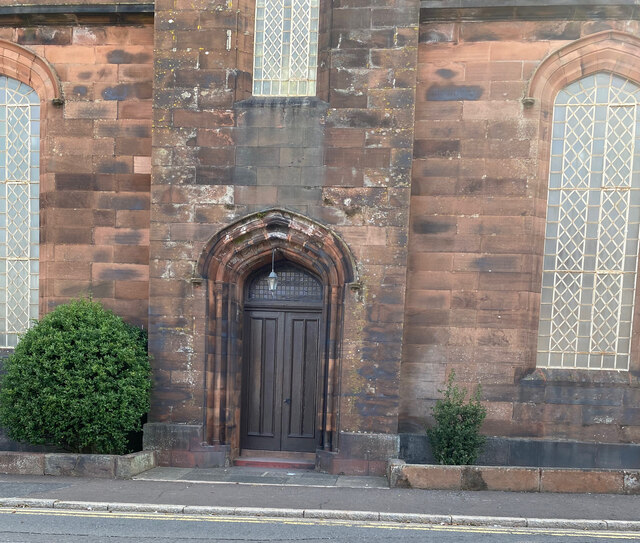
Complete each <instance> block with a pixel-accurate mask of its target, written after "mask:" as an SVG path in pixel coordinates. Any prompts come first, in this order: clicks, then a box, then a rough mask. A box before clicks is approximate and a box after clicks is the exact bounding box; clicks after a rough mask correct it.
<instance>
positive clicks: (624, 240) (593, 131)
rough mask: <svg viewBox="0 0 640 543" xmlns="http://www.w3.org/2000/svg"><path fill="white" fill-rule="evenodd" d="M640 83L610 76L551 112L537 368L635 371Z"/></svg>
mask: <svg viewBox="0 0 640 543" xmlns="http://www.w3.org/2000/svg"><path fill="white" fill-rule="evenodd" d="M639 101H640V87H638V85H636V84H635V83H632V82H631V81H628V80H626V79H624V78H622V77H619V76H617V75H614V74H610V73H598V74H594V75H590V76H588V77H585V78H584V79H581V80H579V81H576V82H575V83H572V84H571V85H569V86H567V87H566V88H565V89H563V90H562V91H560V93H559V94H558V96H557V98H556V101H555V106H554V111H553V132H552V140H551V162H550V173H549V194H548V204H547V222H546V239H545V246H544V264H543V275H542V295H541V306H540V326H539V334H538V359H537V364H538V366H540V367H553V368H585V369H605V370H606V369H615V370H628V369H629V354H630V342H631V333H632V320H633V306H634V299H635V284H636V270H637V268H638V261H637V255H638V231H639V226H640V155H639V149H640V146H639V145H638V138H639V133H638V126H639V125H638V123H639V122H640V118H639V116H638V102H639Z"/></svg>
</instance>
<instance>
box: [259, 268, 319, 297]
mask: <svg viewBox="0 0 640 543" xmlns="http://www.w3.org/2000/svg"><path fill="white" fill-rule="evenodd" d="M270 270H271V268H269V269H266V268H265V269H264V270H262V271H261V272H260V273H258V274H257V275H255V276H254V277H253V278H252V279H251V281H250V283H249V288H248V289H247V302H249V303H251V302H269V301H275V300H278V301H296V302H308V303H313V304H315V303H321V302H322V283H320V281H318V279H316V278H315V277H314V276H313V275H311V274H310V273H308V272H306V271H304V270H302V269H300V268H298V267H296V266H293V265H291V264H288V263H284V264H279V265H278V266H277V267H276V272H277V274H278V283H277V288H276V290H275V291H272V290H270V289H269V285H268V279H267V278H268V274H269V271H270Z"/></svg>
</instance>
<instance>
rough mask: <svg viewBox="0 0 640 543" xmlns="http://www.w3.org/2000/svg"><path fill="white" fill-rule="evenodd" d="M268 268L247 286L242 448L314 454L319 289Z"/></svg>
mask: <svg viewBox="0 0 640 543" xmlns="http://www.w3.org/2000/svg"><path fill="white" fill-rule="evenodd" d="M270 271H271V267H270V266H266V267H264V268H262V269H260V270H258V271H257V272H256V273H254V274H252V276H251V277H250V278H249V280H248V281H247V286H246V287H245V299H244V324H243V336H244V342H243V343H244V352H243V364H242V365H243V372H242V373H243V383H242V415H241V420H242V425H241V437H240V446H241V448H242V449H260V450H272V451H300V452H313V451H315V450H316V449H317V448H318V447H319V446H320V444H321V440H320V437H321V434H320V432H319V431H318V430H319V428H320V427H321V423H322V421H321V416H322V409H320V407H321V406H322V404H323V403H324V402H323V400H324V398H323V397H322V393H323V390H322V388H323V387H322V386H321V384H322V382H323V373H324V372H323V369H324V368H323V367H322V364H321V360H322V359H323V356H322V354H323V353H322V351H323V341H322V339H323V326H322V323H323V321H324V319H323V295H322V293H323V288H322V283H321V282H320V280H319V279H318V278H316V277H314V276H313V275H312V274H311V273H309V272H308V271H307V270H305V269H303V268H301V267H299V266H295V265H294V264H292V263H290V262H287V261H284V260H282V261H279V262H278V263H277V265H276V266H275V271H276V274H277V276H278V284H277V288H276V289H275V290H274V291H271V290H269V288H268V283H267V276H268V275H269V272H270Z"/></svg>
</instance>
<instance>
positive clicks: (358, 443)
mask: <svg viewBox="0 0 640 543" xmlns="http://www.w3.org/2000/svg"><path fill="white" fill-rule="evenodd" d="M455 4H456V6H455V7H453V8H452V7H449V6H448V5H447V3H446V2H441V1H439V0H423V1H422V2H418V1H417V0H385V1H384V2H380V1H378V0H357V1H356V0H339V1H337V2H333V3H331V2H329V1H328V0H321V1H320V19H319V30H318V61H317V65H318V71H317V92H316V94H315V95H314V96H303V97H254V96H252V94H251V91H252V88H253V87H252V77H253V51H254V24H255V21H254V19H255V3H254V2H252V1H250V0H237V1H236V2H231V1H229V2H227V1H225V2H221V1H216V0H156V2H155V4H154V3H153V2H152V1H151V0H139V1H138V2H135V3H131V2H126V3H121V2H119V1H118V0H110V1H106V2H105V1H103V0H100V1H98V0H84V1H83V2H79V1H77V2H76V1H71V2H60V1H58V0H38V1H35V0H11V1H10V2H9V3H8V5H4V6H2V7H0V74H1V75H6V76H8V77H12V78H16V79H18V80H20V81H24V82H27V83H28V84H30V85H31V86H32V87H33V88H34V89H35V90H36V91H37V92H38V94H39V96H40V97H41V99H42V109H41V138H42V143H41V149H42V160H41V186H42V190H41V194H40V206H41V215H42V219H41V236H42V238H41V250H40V273H41V284H40V293H41V304H40V305H41V313H44V312H46V311H47V310H48V309H50V308H51V307H53V306H55V305H56V304H58V303H60V302H62V301H64V300H67V299H69V298H72V297H74V296H79V295H86V294H90V295H92V296H93V297H94V299H98V300H100V301H102V302H103V303H105V305H107V306H108V307H110V308H112V309H113V310H114V311H116V312H117V313H119V314H121V315H122V316H123V317H125V318H126V319H127V320H128V321H130V322H133V323H135V324H138V325H143V326H145V327H148V331H149V349H150V351H151V353H152V354H153V357H154V361H153V380H154V388H153V393H152V405H151V410H150V413H149V423H148V424H147V426H146V430H145V446H146V447H148V448H150V449H155V450H157V452H158V460H159V462H160V463H161V464H171V465H176V466H193V465H199V466H213V465H221V464H224V463H225V462H229V461H230V460H231V461H232V460H233V458H235V457H236V456H237V455H238V454H239V452H240V450H241V449H242V447H243V445H242V435H241V434H242V432H241V427H242V424H241V422H242V420H243V419H242V417H243V405H244V404H243V402H244V401H245V400H244V398H245V397H246V395H247V394H250V393H251V391H248V390H246V386H245V385H243V383H244V382H245V381H244V379H245V377H244V376H246V372H247V371H249V368H250V365H251V364H252V361H251V360H249V359H247V355H246V353H247V345H248V344H249V343H248V342H250V341H251V338H249V337H247V334H245V333H244V331H245V323H244V318H245V316H244V315H245V313H244V306H245V292H244V285H245V283H246V281H247V279H248V278H249V277H250V276H251V274H252V273H254V272H255V271H256V270H258V269H261V268H262V267H263V266H268V265H269V263H270V262H271V258H272V254H273V253H272V251H273V249H276V250H277V255H278V256H277V258H278V260H279V261H284V260H286V261H287V262H289V263H291V264H292V265H296V266H300V267H302V268H304V269H306V270H307V271H309V272H310V273H312V274H314V275H315V276H316V277H317V278H318V279H319V280H321V282H322V283H323V285H324V292H323V296H324V301H323V303H324V310H323V311H324V312H323V323H324V329H323V334H322V338H321V339H320V340H319V343H318V345H317V346H316V347H317V349H318V352H319V353H320V354H319V356H320V360H321V363H320V365H319V368H320V369H319V370H318V374H317V375H316V376H315V377H314V379H315V380H313V383H314V384H313V385H311V384H310V385H309V386H308V387H306V385H305V391H304V393H305V394H310V397H312V398H313V400H312V401H310V403H309V404H308V405H307V404H305V409H309V410H311V411H312V412H313V416H312V417H311V418H312V419H313V420H314V421H315V426H314V430H313V431H314V432H318V433H319V434H318V436H319V437H318V443H319V446H318V452H317V460H316V462H317V465H318V466H319V467H320V468H321V469H325V470H329V471H333V472H345V473H382V472H383V471H384V469H385V465H386V461H387V459H388V458H392V457H397V456H398V455H399V454H400V452H402V454H403V455H404V456H405V457H406V458H408V459H420V460H421V461H426V460H428V459H429V456H428V449H426V448H425V446H424V441H423V440H422V439H420V438H418V437H411V436H409V434H417V433H421V432H422V431H423V428H424V424H425V423H427V422H428V421H429V414H430V407H431V406H432V405H433V403H434V402H435V400H436V399H437V398H438V394H439V393H438V389H439V388H442V384H443V382H444V381H445V376H446V374H447V372H448V371H450V370H452V369H453V370H455V372H456V376H457V377H458V379H459V381H460V382H461V383H462V384H463V385H464V386H468V387H471V386H474V385H475V384H477V383H480V384H482V387H483V395H484V399H485V401H486V405H487V408H488V416H487V420H486V423H485V426H484V429H483V430H484V432H486V433H487V434H488V435H490V436H496V439H508V440H510V441H508V450H509V454H508V455H504V462H505V463H511V464H519V463H522V462H525V461H526V462H530V461H531V462H533V461H534V460H535V459H536V458H537V459H538V461H540V462H545V463H547V464H548V463H553V460H552V459H553V458H556V463H557V465H559V466H569V467H571V466H574V465H575V466H576V467H580V466H578V464H584V466H585V467H587V466H591V465H597V466H599V467H607V465H605V464H607V462H608V464H610V465H611V467H628V466H627V465H626V462H627V460H628V458H629V454H628V452H625V448H624V444H625V443H633V442H637V441H638V439H640V411H639V408H638V405H639V404H640V388H639V386H638V381H637V376H638V368H639V367H640V366H639V364H640V362H639V358H638V351H639V349H640V345H639V344H638V339H637V338H638V337H640V335H638V334H635V336H634V337H633V338H632V346H631V364H630V368H631V369H630V370H629V371H628V372H609V371H589V370H577V369H562V370H549V369H541V368H539V369H536V350H537V341H538V320H539V312H540V293H541V280H542V259H543V250H544V237H545V213H546V200H547V184H548V168H549V157H550V148H549V147H550V141H551V140H550V133H551V131H552V128H553V127H552V112H553V101H554V98H555V95H556V94H557V93H558V91H559V90H561V89H562V88H563V87H565V86H566V85H568V84H569V83H571V82H573V81H576V80H578V79H580V78H581V77H584V76H586V75H589V74H592V73H597V72H598V71H606V72H613V73H616V74H618V75H620V76H622V77H624V78H628V79H630V80H633V81H640V62H639V61H638V58H640V56H639V54H640V40H638V38H637V37H636V34H637V31H638V27H639V25H640V23H639V20H640V12H639V11H638V8H637V7H634V6H631V5H630V4H628V3H627V2H619V3H616V2H613V3H612V2H604V1H603V2H602V3H601V5H599V6H594V5H592V4H593V2H585V5H584V6H583V5H582V4H581V3H580V2H575V1H570V0H566V1H565V0H556V1H553V2H544V1H543V2H540V1H536V2H529V1H526V0H514V1H513V2H512V5H510V6H507V5H505V2H502V1H501V2H492V1H487V2H484V3H483V4H484V5H483V7H481V8H479V7H477V2H472V1H467V0H460V1H458V2H456V3H455ZM586 4H589V5H586ZM229 36H230V38H229ZM229 44H230V45H229ZM54 100H55V101H56V102H55V104H57V105H54V102H53V101H54ZM294 305H295V304H294ZM270 308H271V309H270V310H273V311H275V310H277V308H276V307H275V306H270ZM288 310H291V307H288ZM298 310H299V311H301V310H300V309H298ZM636 320H637V319H636ZM287 337H288V336H287ZM281 347H282V348H283V349H284V348H285V347H284V343H283V345H281ZM274 352H276V351H274ZM276 381H278V380H276ZM306 382H308V383H311V382H312V381H311V380H309V381H305V383H306ZM307 388H308V390H307ZM312 392H313V394H312ZM287 399H289V400H290V399H291V398H289V397H288V396H286V395H284V396H283V397H282V398H279V399H278V401H285V402H286V400H287ZM267 403H268V402H266V401H265V404H264V409H265V410H266V411H268V410H269V409H271V407H270V406H271V405H272V404H269V405H267ZM285 411H286V408H285ZM274 412H275V411H274ZM278 412H280V411H278ZM287 420H288V419H287ZM291 432H293V433H295V432H294V430H291ZM401 435H402V436H403V437H402V439H401V437H400V436H401ZM520 439H522V440H525V441H520ZM531 440H537V441H535V443H536V445H532V443H534V441H531ZM562 440H565V441H566V440H569V441H572V442H576V443H577V442H588V444H586V445H584V446H578V448H579V449H580V450H582V451H585V453H584V455H582V456H581V455H579V454H566V451H567V450H568V449H567V448H566V447H562V446H559V445H557V443H558V441H562ZM600 442H602V443H606V444H607V446H606V447H605V446H603V447H600V448H598V446H597V445H596V444H597V443H600ZM496 443H497V441H496ZM540 443H542V445H541V444H540ZM529 445H531V446H530V447H529ZM7 446H11V445H9V444H8V445H7ZM527 447H528V448H527ZM549 447H551V448H553V447H556V449H557V451H558V452H557V453H553V454H552V452H549V451H551V449H549ZM616 447H617V448H616ZM543 449H544V451H545V452H544V454H542V453H540V454H538V453H536V455H533V453H531V451H534V450H535V451H542V450H543ZM527 450H528V451H530V452H529V453H527ZM554 450H555V449H554ZM571 450H572V451H574V450H575V449H571ZM534 456H535V458H534ZM604 459H606V462H605V460H604Z"/></svg>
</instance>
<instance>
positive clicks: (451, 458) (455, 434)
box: [427, 371, 487, 465]
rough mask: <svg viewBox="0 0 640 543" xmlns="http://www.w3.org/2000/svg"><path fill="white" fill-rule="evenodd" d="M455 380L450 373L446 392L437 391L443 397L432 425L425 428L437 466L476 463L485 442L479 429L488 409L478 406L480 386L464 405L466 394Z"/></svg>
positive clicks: (435, 411) (453, 375)
mask: <svg viewBox="0 0 640 543" xmlns="http://www.w3.org/2000/svg"><path fill="white" fill-rule="evenodd" d="M454 380H455V372H453V371H452V372H451V373H450V374H449V379H448V380H447V388H446V390H439V391H438V392H441V393H442V394H444V397H443V398H442V399H440V400H438V401H437V402H436V405H435V407H434V408H433V417H434V419H435V425H434V426H433V427H432V428H428V429H427V436H428V438H429V442H430V443H431V448H432V450H433V456H434V457H435V459H436V461H437V462H438V463H439V464H448V465H468V464H473V463H474V462H475V461H476V459H477V458H478V455H479V454H480V450H481V449H482V446H483V445H484V443H485V440H486V438H485V437H484V436H483V435H482V434H481V433H480V427H481V426H482V423H483V421H484V419H485V417H486V416H487V410H486V409H485V408H484V406H483V405H482V404H481V403H480V394H481V388H480V385H478V386H477V387H476V390H475V392H474V393H473V395H472V396H471V397H470V398H469V401H468V402H466V403H465V400H466V397H467V393H466V391H465V390H463V389H461V388H460V387H458V386H457V385H455V384H454Z"/></svg>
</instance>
